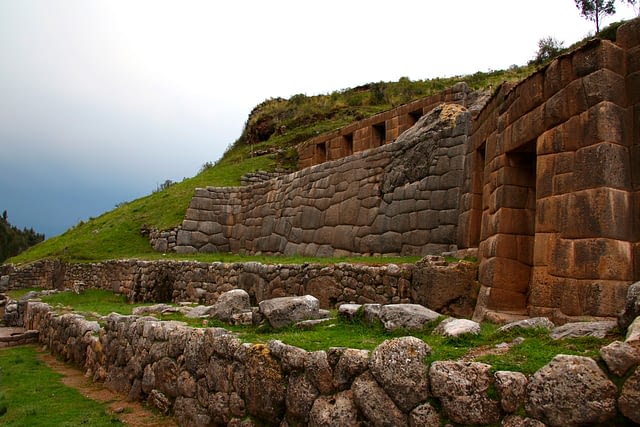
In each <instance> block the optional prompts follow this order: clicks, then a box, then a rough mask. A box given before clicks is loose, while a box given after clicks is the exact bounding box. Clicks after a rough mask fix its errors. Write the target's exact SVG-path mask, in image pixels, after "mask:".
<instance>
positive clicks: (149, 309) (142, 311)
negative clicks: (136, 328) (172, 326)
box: [131, 304, 175, 316]
mask: <svg viewBox="0 0 640 427" xmlns="http://www.w3.org/2000/svg"><path fill="white" fill-rule="evenodd" d="M173 309H175V307H172V306H170V305H168V304H154V305H145V306H142V307H135V308H134V309H133V310H132V311H131V314H133V315H134V316H150V315H154V314H162V313H164V312H165V311H167V310H173Z"/></svg>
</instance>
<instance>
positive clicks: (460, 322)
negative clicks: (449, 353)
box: [433, 318, 480, 337]
mask: <svg viewBox="0 0 640 427" xmlns="http://www.w3.org/2000/svg"><path fill="white" fill-rule="evenodd" d="M433 333H434V334H437V335H443V336H445V337H459V336H461V335H466V334H472V335H478V334H479V333H480V324H479V323H478V322H474V321H473V320H468V319H453V318H448V319H445V320H443V321H442V322H440V324H439V325H438V326H436V328H435V329H434V330H433Z"/></svg>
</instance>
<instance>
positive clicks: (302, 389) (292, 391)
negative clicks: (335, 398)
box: [286, 372, 320, 425]
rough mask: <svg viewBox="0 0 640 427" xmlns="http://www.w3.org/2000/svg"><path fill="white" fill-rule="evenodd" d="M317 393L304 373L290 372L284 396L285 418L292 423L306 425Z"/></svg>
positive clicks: (318, 393)
mask: <svg viewBox="0 0 640 427" xmlns="http://www.w3.org/2000/svg"><path fill="white" fill-rule="evenodd" d="M319 395H320V392H319V391H318V389H317V388H316V387H315V386H314V385H313V384H312V383H311V381H310V380H309V379H308V378H307V376H306V375H304V374H302V373H297V372H296V373H292V374H291V375H290V376H289V386H288V387H287V396H286V406H287V412H286V418H287V420H289V422H291V423H292V424H293V425H307V424H308V423H309V414H310V412H311V408H312V407H313V404H314V402H315V400H316V399H317V398H318V396H319Z"/></svg>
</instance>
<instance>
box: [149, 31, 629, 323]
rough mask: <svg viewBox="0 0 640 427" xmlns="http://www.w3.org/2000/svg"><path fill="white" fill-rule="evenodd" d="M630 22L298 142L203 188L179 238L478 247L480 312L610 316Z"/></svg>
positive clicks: (292, 249) (356, 248)
mask: <svg viewBox="0 0 640 427" xmlns="http://www.w3.org/2000/svg"><path fill="white" fill-rule="evenodd" d="M638 34H640V20H638V19H636V20H633V21H631V22H629V23H627V24H625V25H623V26H621V27H620V28H619V29H618V35H617V41H616V42H615V43H614V42H610V41H602V40H592V41H589V42H588V43H586V44H585V45H583V46H581V47H579V48H577V49H576V50H574V51H572V52H570V53H567V54H565V55H563V56H561V57H559V58H557V59H555V60H554V61H552V62H551V63H550V64H549V65H547V66H546V67H545V68H543V69H541V70H539V71H537V72H535V73H534V74H532V75H531V76H530V77H528V78H527V79H525V80H524V81H522V82H520V83H518V84H504V85H502V86H501V87H500V88H499V89H498V90H497V91H496V92H495V93H494V95H493V97H492V98H491V99H490V100H489V101H488V102H486V100H485V99H484V98H483V97H482V96H480V97H479V99H481V101H478V100H476V102H475V104H473V105H471V104H470V103H469V99H470V98H469V97H470V95H471V93H470V92H469V90H468V89H465V88H464V86H463V85H461V86H459V87H457V88H453V89H451V90H449V91H445V92H443V94H440V95H438V96H437V97H436V98H434V99H431V100H429V99H425V100H421V101H420V102H422V103H423V104H424V105H423V104H420V102H417V104H408V105H407V106H403V107H401V108H400V109H397V110H393V111H391V112H387V113H384V114H382V115H380V116H376V117H374V118H371V119H370V120H369V119H368V120H369V121H366V120H365V121H362V122H358V123H355V124H354V125H353V126H351V127H347V128H344V129H341V130H339V131H337V132H335V133H331V134H327V135H321V136H319V137H318V138H316V139H313V140H311V141H309V142H307V143H305V144H303V145H302V146H301V149H300V158H301V162H300V165H301V166H310V165H313V166H310V167H306V168H304V169H302V170H300V171H298V172H296V173H293V174H291V175H286V176H284V177H281V178H278V179H273V180H270V181H267V182H263V183H260V184H256V185H252V186H249V187H244V188H225V189H220V188H207V189H198V190H196V194H195V196H194V198H193V200H192V202H191V205H190V207H189V209H188V211H187V213H186V218H185V220H184V221H183V223H182V225H181V229H180V230H179V231H178V232H177V233H176V236H172V237H170V238H171V239H173V238H175V239H176V246H175V248H174V249H175V250H176V251H178V252H187V253H188V252H197V251H200V252H215V251H221V252H227V251H230V252H249V253H266V254H287V255H293V254H302V255H307V256H341V255H350V254H364V255H367V254H400V255H415V254H419V255H425V254H432V253H438V252H441V251H447V250H451V248H453V247H458V248H469V247H479V248H480V252H479V258H480V260H481V269H480V282H481V283H482V285H483V288H482V292H481V297H480V304H479V306H478V310H477V316H476V317H477V318H494V319H499V318H500V316H499V315H498V314H497V313H502V314H505V315H507V316H509V315H517V316H526V315H546V316H549V317H551V318H553V319H554V320H555V321H557V322H562V321H566V320H567V319H568V318H580V317H612V316H615V314H616V312H617V311H618V310H619V308H620V306H621V304H622V300H623V297H624V294H625V292H626V289H627V288H628V286H629V285H630V284H631V283H632V282H633V281H635V280H639V279H640V219H639V218H640V192H639V188H640V172H638V167H637V165H638V164H640V130H639V129H640V126H638V122H639V121H640V104H639V96H640V95H638V94H639V93H640V86H639V85H640V65H639V64H640V36H638ZM431 101H433V103H430V102H431ZM444 101H447V102H454V103H459V104H464V105H467V106H469V107H470V110H472V111H473V113H471V112H470V111H465V110H464V107H462V106H460V105H457V104H444V106H442V104H441V105H439V106H437V107H436V108H435V109H434V110H431V113H429V114H427V112H428V109H429V108H432V107H433V106H435V105H438V103H441V102H444ZM418 104H420V106H418ZM481 106H484V107H481ZM452 111H455V112H456V114H450V113H451V112H452ZM385 114H387V115H388V117H387V115H385ZM420 115H422V117H421V118H420V119H417V118H418V117H420ZM452 117H455V119H453V120H450V119H451V118H452ZM416 120H417V121H416ZM414 122H415V124H414ZM447 124H448V125H449V126H451V129H447V128H446V126H447ZM411 125H412V126H411ZM376 135H377V136H376ZM392 141H395V142H393V143H390V142H392ZM463 151H464V154H461V153H462V152H463ZM158 242H159V243H158V245H159V247H163V248H164V247H165V246H166V245H164V242H163V241H162V240H159V241H158ZM495 316H497V317H495Z"/></svg>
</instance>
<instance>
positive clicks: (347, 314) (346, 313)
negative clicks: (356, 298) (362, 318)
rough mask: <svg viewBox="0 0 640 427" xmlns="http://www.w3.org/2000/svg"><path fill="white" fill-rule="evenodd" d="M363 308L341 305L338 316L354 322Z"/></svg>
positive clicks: (360, 306) (356, 305)
mask: <svg viewBox="0 0 640 427" xmlns="http://www.w3.org/2000/svg"><path fill="white" fill-rule="evenodd" d="M361 308H362V304H341V305H340V307H338V316H340V317H341V318H343V319H345V320H348V321H353V320H354V319H355V318H356V315H357V314H358V310H360V309H361Z"/></svg>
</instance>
